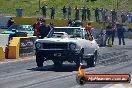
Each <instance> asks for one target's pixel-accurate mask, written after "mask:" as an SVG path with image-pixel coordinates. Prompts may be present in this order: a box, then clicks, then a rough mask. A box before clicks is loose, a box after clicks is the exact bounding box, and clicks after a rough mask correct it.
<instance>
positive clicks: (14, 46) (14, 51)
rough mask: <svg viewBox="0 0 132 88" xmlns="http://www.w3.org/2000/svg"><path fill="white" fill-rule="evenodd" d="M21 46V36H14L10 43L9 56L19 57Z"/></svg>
mask: <svg viewBox="0 0 132 88" xmlns="http://www.w3.org/2000/svg"><path fill="white" fill-rule="evenodd" d="M19 46H20V38H19V37H13V39H12V40H11V42H10V44H9V47H8V49H9V51H8V58H9V59H18V58H19Z"/></svg>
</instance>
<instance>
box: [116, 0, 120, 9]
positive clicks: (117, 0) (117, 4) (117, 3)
mask: <svg viewBox="0 0 132 88" xmlns="http://www.w3.org/2000/svg"><path fill="white" fill-rule="evenodd" d="M116 6H117V10H118V8H119V0H116Z"/></svg>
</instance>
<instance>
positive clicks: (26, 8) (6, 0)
mask: <svg viewBox="0 0 132 88" xmlns="http://www.w3.org/2000/svg"><path fill="white" fill-rule="evenodd" d="M119 1H120V3H119V9H120V10H122V8H123V9H124V10H125V11H127V12H128V11H130V12H132V6H131V5H132V0H119ZM127 1H129V3H128V4H127V3H126V2H127ZM44 4H47V5H48V8H51V7H52V6H55V8H56V17H57V18H62V10H61V9H62V7H63V6H64V5H65V6H66V7H68V6H69V5H71V6H72V8H73V10H72V11H73V13H75V11H74V8H75V6H76V5H77V6H78V7H79V8H81V7H83V6H85V7H89V8H91V9H95V8H96V7H98V8H102V7H103V8H107V9H109V10H111V9H113V8H116V0H97V1H96V2H94V3H92V2H86V0H41V6H43V5H44ZM17 8H22V9H23V15H24V16H41V11H40V12H39V13H35V11H36V10H38V0H0V14H2V15H16V9H17ZM48 16H50V9H48ZM72 17H74V14H72Z"/></svg>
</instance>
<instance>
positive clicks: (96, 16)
mask: <svg viewBox="0 0 132 88" xmlns="http://www.w3.org/2000/svg"><path fill="white" fill-rule="evenodd" d="M95 19H96V22H99V9H98V8H96V9H95Z"/></svg>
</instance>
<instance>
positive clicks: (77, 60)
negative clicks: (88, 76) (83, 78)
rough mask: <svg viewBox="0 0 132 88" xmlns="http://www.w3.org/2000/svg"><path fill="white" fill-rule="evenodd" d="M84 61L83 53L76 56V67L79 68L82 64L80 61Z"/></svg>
mask: <svg viewBox="0 0 132 88" xmlns="http://www.w3.org/2000/svg"><path fill="white" fill-rule="evenodd" d="M81 62H82V54H81V55H80V56H78V58H76V61H75V63H76V67H77V68H78V67H79V66H80V63H81Z"/></svg>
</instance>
